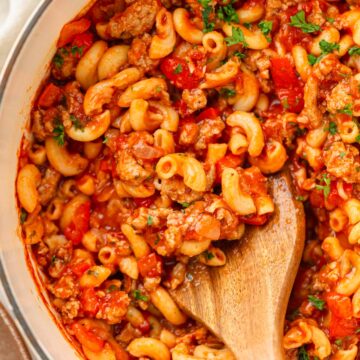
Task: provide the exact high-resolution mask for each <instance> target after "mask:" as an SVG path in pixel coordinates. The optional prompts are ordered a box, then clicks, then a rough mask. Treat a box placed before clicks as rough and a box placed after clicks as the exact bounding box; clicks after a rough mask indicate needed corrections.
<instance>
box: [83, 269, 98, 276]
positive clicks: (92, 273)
mask: <svg viewBox="0 0 360 360" xmlns="http://www.w3.org/2000/svg"><path fill="white" fill-rule="evenodd" d="M86 273H87V274H88V275H90V276H95V277H98V276H99V273H98V272H97V271H96V270H88V271H87V272H86Z"/></svg>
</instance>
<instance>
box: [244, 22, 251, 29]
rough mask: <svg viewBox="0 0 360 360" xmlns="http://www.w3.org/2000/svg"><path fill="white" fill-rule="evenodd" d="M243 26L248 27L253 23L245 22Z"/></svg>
mask: <svg viewBox="0 0 360 360" xmlns="http://www.w3.org/2000/svg"><path fill="white" fill-rule="evenodd" d="M243 26H245V27H246V28H247V29H250V28H251V24H250V23H243Z"/></svg>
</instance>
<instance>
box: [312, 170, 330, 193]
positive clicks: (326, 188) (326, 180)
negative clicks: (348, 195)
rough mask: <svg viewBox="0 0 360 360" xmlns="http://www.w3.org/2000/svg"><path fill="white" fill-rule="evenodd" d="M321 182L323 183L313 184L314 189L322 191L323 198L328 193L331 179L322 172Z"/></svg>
mask: <svg viewBox="0 0 360 360" xmlns="http://www.w3.org/2000/svg"><path fill="white" fill-rule="evenodd" d="M321 182H323V183H324V184H325V185H315V189H317V190H322V191H323V192H324V196H325V198H327V197H328V196H329V195H330V184H331V179H330V178H329V177H328V175H327V174H323V176H322V178H321Z"/></svg>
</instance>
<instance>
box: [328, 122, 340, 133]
mask: <svg viewBox="0 0 360 360" xmlns="http://www.w3.org/2000/svg"><path fill="white" fill-rule="evenodd" d="M337 132H338V130H337V125H336V123H335V122H333V121H330V123H329V133H330V134H331V135H335V134H337Z"/></svg>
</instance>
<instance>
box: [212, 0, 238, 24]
mask: <svg viewBox="0 0 360 360" xmlns="http://www.w3.org/2000/svg"><path fill="white" fill-rule="evenodd" d="M216 15H217V17H218V19H219V20H222V21H225V22H227V23H232V22H234V23H239V22H240V20H239V16H238V14H237V13H236V10H235V9H234V7H233V6H232V5H231V3H230V4H228V5H226V6H220V8H219V9H218V11H217V14H216Z"/></svg>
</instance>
